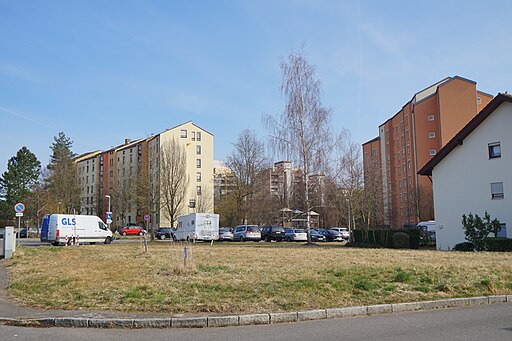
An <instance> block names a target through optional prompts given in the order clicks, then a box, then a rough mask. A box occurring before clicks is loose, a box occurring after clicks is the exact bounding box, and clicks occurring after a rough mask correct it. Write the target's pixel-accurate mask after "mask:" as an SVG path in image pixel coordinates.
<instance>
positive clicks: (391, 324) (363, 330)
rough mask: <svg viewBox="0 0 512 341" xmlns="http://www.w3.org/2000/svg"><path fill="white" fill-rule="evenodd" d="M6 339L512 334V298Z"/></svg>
mask: <svg viewBox="0 0 512 341" xmlns="http://www.w3.org/2000/svg"><path fill="white" fill-rule="evenodd" d="M0 339H2V340H34V339H38V340H39V341H43V340H52V341H54V340H73V341H81V340H84V341H85V340H87V341H90V340H123V341H131V340H144V339H147V340H223V341H231V340H294V341H297V340H322V341H327V340H379V341H380V340H397V341H401V340H404V341H405V340H407V341H410V340H420V341H421V340H512V304H510V303H504V304H490V305H481V306H474V307H465V308H453V309H446V310H432V311H424V312H414V313H401V314H385V315H374V316H364V317H351V318H343V319H333V320H318V321H307V322H300V323H289V324H288V323H287V324H274V325H260V326H247V327H229V328H205V329H138V330H128V329H92V328H83V329H81V328H77V329H70V328H43V329H38V328H24V327H10V326H3V325H0Z"/></svg>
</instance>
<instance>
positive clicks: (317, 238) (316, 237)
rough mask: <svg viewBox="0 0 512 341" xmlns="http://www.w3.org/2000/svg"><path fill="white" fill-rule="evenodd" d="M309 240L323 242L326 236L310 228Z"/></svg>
mask: <svg viewBox="0 0 512 341" xmlns="http://www.w3.org/2000/svg"><path fill="white" fill-rule="evenodd" d="M311 241H312V242H325V241H327V238H326V237H325V236H324V235H323V234H321V233H320V232H318V231H316V230H311Z"/></svg>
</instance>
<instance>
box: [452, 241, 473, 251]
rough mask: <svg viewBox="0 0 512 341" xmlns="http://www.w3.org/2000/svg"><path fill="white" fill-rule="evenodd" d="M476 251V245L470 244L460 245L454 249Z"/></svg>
mask: <svg viewBox="0 0 512 341" xmlns="http://www.w3.org/2000/svg"><path fill="white" fill-rule="evenodd" d="M474 249H475V245H473V243H470V242H464V243H459V244H456V245H455V246H454V247H453V251H473V250H474Z"/></svg>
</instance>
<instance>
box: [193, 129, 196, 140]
mask: <svg viewBox="0 0 512 341" xmlns="http://www.w3.org/2000/svg"><path fill="white" fill-rule="evenodd" d="M195 140H196V132H195V131H193V132H192V141H195Z"/></svg>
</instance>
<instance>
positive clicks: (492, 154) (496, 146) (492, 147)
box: [489, 142, 501, 159]
mask: <svg viewBox="0 0 512 341" xmlns="http://www.w3.org/2000/svg"><path fill="white" fill-rule="evenodd" d="M497 157H501V145H500V143H499V142H494V143H489V159H494V158H497Z"/></svg>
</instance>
